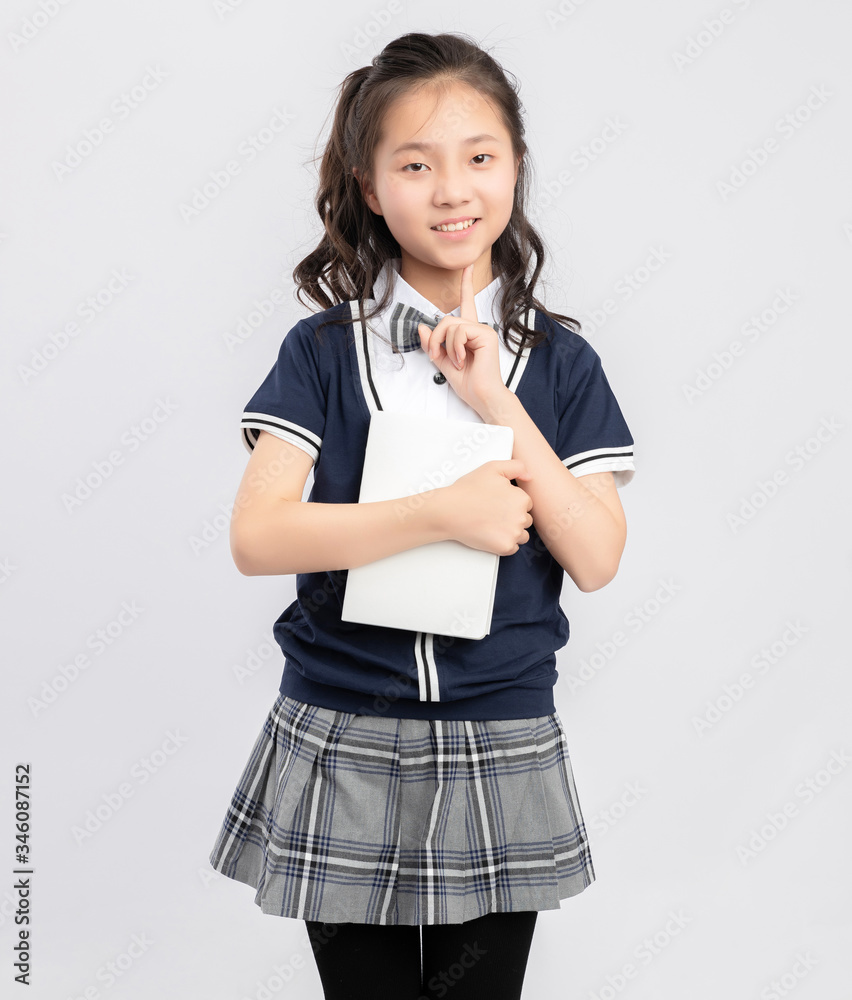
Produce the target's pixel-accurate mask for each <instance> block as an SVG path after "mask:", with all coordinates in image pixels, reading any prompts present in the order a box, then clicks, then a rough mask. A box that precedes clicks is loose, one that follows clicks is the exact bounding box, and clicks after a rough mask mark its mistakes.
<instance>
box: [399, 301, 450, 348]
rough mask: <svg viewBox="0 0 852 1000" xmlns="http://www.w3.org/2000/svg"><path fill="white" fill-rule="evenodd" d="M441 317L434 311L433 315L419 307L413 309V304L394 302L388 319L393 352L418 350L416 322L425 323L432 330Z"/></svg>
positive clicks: (418, 338) (418, 341)
mask: <svg viewBox="0 0 852 1000" xmlns="http://www.w3.org/2000/svg"><path fill="white" fill-rule="evenodd" d="M441 318H442V317H441V316H440V315H438V313H435V315H434V317H432V316H427V315H426V314H425V313H422V312H420V310H419V309H415V308H414V306H409V305H406V304H405V303H404V302H394V304H393V307H392V308H391V311H390V317H389V319H388V326H389V327H390V335H391V344H392V346H393V351H394V353H395V354H402V353H405V352H406V351H417V350H419V349H420V334H419V333H418V332H417V326H418V324H420V323H425V324H426V326H428V327H429V329H430V330H434V329H435V327H436V326H437V325H438V323H439V322H440V321H441Z"/></svg>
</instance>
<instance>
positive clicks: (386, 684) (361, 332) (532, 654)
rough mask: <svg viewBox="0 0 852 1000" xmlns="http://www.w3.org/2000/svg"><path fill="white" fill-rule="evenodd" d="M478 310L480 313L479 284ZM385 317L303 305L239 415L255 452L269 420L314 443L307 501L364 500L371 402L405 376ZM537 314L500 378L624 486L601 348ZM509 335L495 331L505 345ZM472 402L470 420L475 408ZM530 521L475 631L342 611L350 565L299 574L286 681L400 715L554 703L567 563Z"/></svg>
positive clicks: (622, 441) (620, 439) (479, 715)
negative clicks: (390, 356) (483, 630)
mask: <svg viewBox="0 0 852 1000" xmlns="http://www.w3.org/2000/svg"><path fill="white" fill-rule="evenodd" d="M396 266H397V268H398V262H396ZM388 273H390V272H388ZM394 277H395V280H396V288H395V294H394V298H395V299H396V300H397V301H399V300H402V301H408V302H409V303H410V304H414V305H416V306H417V307H418V308H423V306H422V303H423V301H424V300H422V298H421V299H420V301H419V302H417V301H416V299H417V298H419V297H418V296H417V295H416V293H415V294H412V290H411V289H410V286H407V285H406V283H405V282H402V280H401V278H400V277H399V274H398V273H397V274H396V275H395V276H394V275H393V274H391V278H392V279H394ZM495 287H497V286H495ZM489 288H491V286H489ZM491 291H492V292H493V291H494V289H491ZM480 294H481V293H480ZM375 297H376V299H378V298H379V293H378V292H376V293H375ZM492 298H493V295H492V296H491V297H490V298H489V301H490V300H491V299H492ZM371 304H372V303H371ZM477 309H478V315H480V317H483V311H482V310H481V309H480V302H479V299H478V297H477ZM424 311H425V312H432V313H435V312H438V311H437V310H435V309H434V307H430V308H425V309H424ZM454 312H455V313H456V314H458V309H456V310H454ZM329 319H333V320H338V321H341V322H340V323H338V324H336V325H332V326H326V327H325V328H324V330H323V333H322V340H321V341H320V340H318V339H317V337H316V335H315V333H314V331H315V330H316V328H317V326H319V324H320V323H322V322H324V321H327V320H329ZM377 319H381V318H380V317H379V318H377ZM377 319H371V320H370V327H369V328H368V327H366V326H364V325H363V324H362V323H361V322H360V321H359V320H358V306H357V302H353V303H349V302H343V303H340V304H339V305H336V306H333V307H331V308H330V309H326V310H324V311H323V312H320V313H316V314H314V315H312V316H310V317H308V318H307V319H303V320H300V321H299V322H298V323H297V324H296V325H295V326H294V327H293V328H292V329H291V330H290V331H289V332H288V334H287V335H286V337H285V338H284V340H283V342H282V344H281V347H280V350H279V353H278V359H277V361H276V363H275V364H274V365H273V367H272V369H271V370H270V372H269V374H268V375H267V376H266V378H265V379H264V381H263V383H262V384H261V385H260V387H259V388H258V390H257V392H255V394H254V395H253V396H252V398H251V400H250V401H249V402H248V404H247V405H246V408H245V411H244V413H243V415H242V418H241V433H242V440H243V443H244V444H245V446H246V447H247V448H248V449H249V451H251V450H252V449H253V448H254V445H255V443H256V441H257V438H258V435H259V433H260V431H261V430H266V431H269V432H270V433H272V434H275V435H276V436H278V437H280V438H282V439H283V440H286V441H289V442H290V443H291V444H294V445H296V446H297V447H299V448H301V449H302V450H304V451H305V452H306V453H307V454H309V455H310V456H311V457H312V458H313V460H314V466H313V474H314V481H313V485H312V488H311V491H310V493H309V496H308V502H311V501H313V502H317V503H357V502H358V495H359V490H360V483H361V471H362V468H363V462H364V453H365V448H366V442H367V432H368V429H369V424H370V415H371V413H372V412H375V411H376V410H379V409H385V408H386V407H385V406H383V400H382V391H383V386H384V389H385V390H386V391H388V392H389V390H387V387H388V385H389V382H388V379H389V378H393V377H396V375H393V376H390V375H389V374H388V371H387V365H386V364H384V363H383V360H386V357H387V355H386V354H385V355H383V354H382V352H383V351H387V350H388V348H386V347H385V346H384V345H381V344H380V343H379V342H378V340H377V338H376V337H375V335H374V333H373V329H379V330H380V332H382V333H383V335H384V336H385V337H387V333H386V328H385V327H383V325H382V324H381V323H377ZM529 319H530V321H531V325H533V326H534V328H535V329H536V330H543V331H545V332H546V333H547V338H546V340H543V341H542V342H541V343H540V344H538V345H537V346H536V347H534V348H532V349H530V348H528V347H527V348H525V349H524V350H523V351H522V352H521V354H520V355H519V356H514V357H513V358H512V364H511V365H510V366H509V367H508V368H506V367H505V366H504V365H503V364H502V362H501V371H503V372H504V373H505V377H504V381H505V382H506V385H507V386H508V388H510V389H511V390H512V391H513V392H514V393H515V394H516V395H517V396H518V398H519V399H520V400H521V402H522V403H523V405H524V408H525V409H526V411H527V413H529V415H530V417H531V418H532V419H533V421H534V422H535V424H536V426H537V427H538V428H539V430H540V431H541V433H542V434H543V436H544V437H545V439H546V440H547V441H548V443H549V444H550V445H551V447H552V448H553V449H554V451H555V452H556V454H557V455H558V456H559V458H560V459H561V460H562V462H563V463H564V464H565V465H566V466H567V468H568V469H570V470H571V472H573V473H574V475H575V476H582V475H588V474H591V473H595V472H603V471H611V472H612V473H613V475H614V478H615V482H616V485H617V486H618V487H622V486H624V485H626V484H627V483H628V482H630V480H631V479H632V478H633V474H634V463H633V437H632V435H631V433H630V430H629V429H628V426H627V424H626V422H625V419H624V417H623V415H622V412H621V409H620V407H619V405H618V402H617V400H616V398H615V395H614V394H613V392H612V389H611V388H610V386H609V383H608V381H607V378H606V375H605V374H604V371H603V368H602V366H601V361H600V358H599V356H598V355H597V353H596V352H595V350H594V349H593V348H592V346H591V345H590V344H589V343H588V341H586V340H585V339H584V338H583V337H582V336H581V335H579V334H576V333H573V332H572V331H570V330H568V329H567V328H565V327H564V326H562V325H561V324H559V323H557V322H556V321H554V320H551V319H550V318H549V317H547V316H546V315H544V314H543V313H540V312H538V311H537V310H531V311H530V313H529ZM481 321H483V322H487V320H486V319H481ZM492 325H493V324H492ZM504 350H508V349H506V348H505V345H503V344H502V337H501V355H502V352H503V351H504ZM417 355H419V356H420V358H419V359H418V361H417V362H416V363H417V364H420V363H422V362H423V359H426V360H427V361H428V356H427V355H426V354H425V352H422V351H416V352H412V353H411V354H406V355H404V358H405V360H406V363H408V362H409V361H410V359H412V358H414V357H415V356H417ZM395 358H396V359H398V358H399V356H398V355H396V356H395ZM380 370H381V371H382V373H383V374H382V376H381V378H379V377H378V372H379V371H380ZM435 371H437V369H435ZM447 388H448V391H449V392H451V393H452V389H449V387H448V386H447ZM453 395H455V394H453ZM397 397H398V398H399V393H397ZM456 399H457V397H456ZM457 402H460V401H458V399H457ZM398 405H399V404H397V406H398ZM390 409H391V412H394V407H391V408H390ZM470 414H471V415H470V416H468V417H467V419H474V420H476V419H480V418H479V416H478V414H476V413H475V411H473V410H470ZM453 416H454V417H457V418H459V419H464V418H463V417H459V414H458V412H454V413H453ZM519 485H522V484H519ZM528 532H529V536H530V537H529V541H528V542H526V543H525V544H524V545H521V546H520V548H519V549H518V551H517V552H516V553H515V554H514V555H511V556H500V557H499V569H498V573H497V588H496V594H495V600H494V611H493V615H492V622H491V632H490V634H489V635H487V636H485V637H484V638H482V639H464V638H459V637H457V636H443V635H435V634H432V633H428V632H413V631H409V630H406V629H394V628H386V627H382V626H376V625H361V624H358V623H354V622H344V621H341V618H340V610H341V606H342V603H343V595H344V592H345V588H346V578H347V572H348V571H347V570H335V571H331V572H316V573H298V574H296V595H297V596H296V600H295V601H293V602H292V603H291V604H290V605H289V607H287V608H286V609H285V610H284V612H283V613H282V614H281V616H280V617H279V618H278V619H277V621H276V622H275V625H274V627H273V634H274V636H275V639H276V640H277V642H278V644H279V645H280V647H281V649H282V651H283V654H284V670H283V674H282V679H281V684H280V688H279V690H280V692H281V694H283V695H287V696H289V697H291V698H295V699H297V700H299V701H304V702H308V703H309V704H313V705H321V706H323V707H325V708H331V709H336V710H340V711H344V712H354V713H356V714H359V715H388V716H392V717H396V718H415V719H524V718H537V717H539V716H543V715H549V714H551V713H552V712H554V711H555V705H554V701H553V687H554V685H555V683H556V680H557V676H558V672H557V670H556V651H557V650H558V649H561V648H562V647H563V646H564V645H565V644H566V643H567V641H568V637H569V624H568V619H567V618H566V616H565V614H564V612H563V611H562V608H561V607H560V604H559V600H560V594H561V590H562V583H563V579H564V573H565V571H564V570H563V568H562V567H561V566H560V565H559V563H558V562H557V561H556V560H555V559H554V558H553V556H551V554H550V552H549V551H548V549H547V547H546V546H545V544H544V542H543V541H542V540H541V538H540V536H539V535H538V533H537V531H536V529H535V525H531V526H530V527H529V528H528Z"/></svg>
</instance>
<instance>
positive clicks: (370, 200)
mask: <svg viewBox="0 0 852 1000" xmlns="http://www.w3.org/2000/svg"><path fill="white" fill-rule="evenodd" d="M352 173H353V174H354V175H355V179H356V180H357V181H358V186H359V187H360V188H361V197H362V198H363V199H364V201H365V202H366V203H367V207H368V208H369V209H370V210H371V211H372V212H374V213H375V214H376V215H383V214H384V213H383V212H382V209H381V206H380V205H379V201H378V199H377V198H376V196H375V194H374V193H373V186H372V184H370V181H369V179H368V178H366V177H360V176H359V174H358V168H357V167H353V168H352Z"/></svg>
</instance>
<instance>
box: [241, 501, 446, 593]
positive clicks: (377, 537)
mask: <svg viewBox="0 0 852 1000" xmlns="http://www.w3.org/2000/svg"><path fill="white" fill-rule="evenodd" d="M445 501H446V487H441V488H438V489H434V490H429V491H428V492H426V493H419V494H415V495H413V496H408V497H402V498H401V499H399V500H380V501H376V502H373V503H308V502H297V501H294V500H285V499H275V500H273V499H270V500H268V501H266V502H263V503H260V504H256V505H253V506H252V508H251V510H250V511H249V510H242V511H240V512H239V516H238V517H235V518H234V519H233V520H232V521H231V554H232V556H233V559H234V563H235V564H236V566H237V569H238V570H239V571H240V572H241V573H243V574H244V575H245V576H268V575H288V574H291V573H316V572H331V571H333V570H341V569H353V568H355V567H356V566H362V565H364V564H365V563H369V562H375V561H376V560H377V559H383V558H384V557H385V556H389V555H393V554H394V553H396V552H402V551H404V550H405V549H412V548H415V547H416V546H418V545H426V544H428V543H429V542H437V541H443V540H444V539H447V538H450V537H451V534H450V531H449V523H450V521H449V518H448V517H447V507H446V502H445Z"/></svg>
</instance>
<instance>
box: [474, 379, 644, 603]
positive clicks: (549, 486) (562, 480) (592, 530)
mask: <svg viewBox="0 0 852 1000" xmlns="http://www.w3.org/2000/svg"><path fill="white" fill-rule="evenodd" d="M481 416H482V419H483V420H484V421H485V422H486V423H492V424H504V425H507V426H509V427H511V428H512V430H513V431H514V439H515V443H514V450H513V454H512V457H513V458H520V459H522V460H523V463H524V465H525V466H526V467H527V469H528V470H529V471H530V472H531V473H532V479H530V480H528V481H527V480H525V481H523V482H522V483H521V484H520V485H521V488H522V489H523V490H525V491H526V492H527V493H528V494H529V496H530V498H531V499H532V502H533V506H532V510H531V511H530V514H531V515H532V518H533V524H534V525H535V529H536V531H537V532H538V534H539V537H540V538H541V540H542V541H543V542H544V544H545V545H546V546H547V549H548V551H549V552H550V554H551V555H552V556H553V558H554V559H555V560H556V561H557V562H558V563H559V565H560V566H561V567H562V568H563V569H564V570H565V572H566V573H567V574H568V575H569V576H570V577H571V579H572V580H573V581H574V583H575V584H576V585H577V587H578V588H579V589H580V590H582V591H592V590H598V589H600V588H601V587H604V586H606V584H607V583H609V581H610V580H612V578H613V577H614V576H615V574H616V572H617V570H618V564H619V560H620V559H621V554H622V552H623V550H624V543H625V538H626V529H625V526H624V524H623V523H619V522H618V521H617V520H616V519H615V518H614V517H613V514H612V512H611V511H610V510H609V509H608V508H607V506H606V505H605V504H604V503H602V502H601V501H600V500H599V499H598V497H597V496H595V494H594V493H593V492H591V491H590V490H588V489H587V488H586V487H585V486H584V485H583V484H582V483H581V482H580V480H579V479H578V477H576V476H574V475H573V474H572V473H571V472H570V471H569V470H568V469H567V468H566V467H565V466H564V465H563V464H562V462H561V461H560V460H559V457H558V456H557V455H556V453H555V452H554V451H553V449H552V448H551V447H550V445H549V444H548V442H547V440H546V439H545V438H544V435H543V434H542V433H541V431H540V430H539V429H538V427H537V426H536V424H535V423H534V421H533V420H532V418H531V417H530V415H529V414H528V413H527V411H526V410H525V409H524V405H523V403H522V402H521V401H520V399H518V397H517V396H516V395H515V393H513V392H512V391H511V390H510V389H506V390H505V391H504V392H503V393H502V394H500V395H499V396H497V397H495V398H494V399H493V400H491V401H490V402H489V403H488V405H487V406H486V407H483V412H482V413H481Z"/></svg>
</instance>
